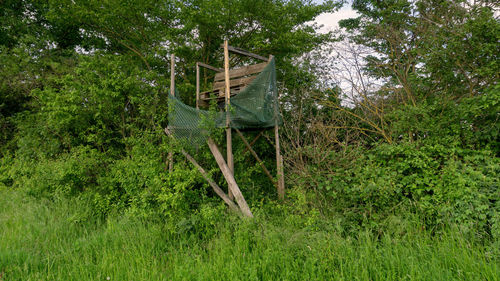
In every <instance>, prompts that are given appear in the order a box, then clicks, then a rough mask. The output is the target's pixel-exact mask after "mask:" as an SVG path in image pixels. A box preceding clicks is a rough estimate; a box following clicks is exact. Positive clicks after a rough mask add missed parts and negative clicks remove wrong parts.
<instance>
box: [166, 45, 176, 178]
mask: <svg viewBox="0 0 500 281" xmlns="http://www.w3.org/2000/svg"><path fill="white" fill-rule="evenodd" d="M170 94H171V95H172V96H175V55H174V54H172V55H170ZM173 169H174V154H173V153H172V152H169V153H168V170H169V171H170V172H172V170H173Z"/></svg>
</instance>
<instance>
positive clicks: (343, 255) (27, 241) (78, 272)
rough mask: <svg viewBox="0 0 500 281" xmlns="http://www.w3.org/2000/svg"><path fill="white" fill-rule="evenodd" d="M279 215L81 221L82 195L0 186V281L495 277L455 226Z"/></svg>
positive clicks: (487, 260)
mask: <svg viewBox="0 0 500 281" xmlns="http://www.w3.org/2000/svg"><path fill="white" fill-rule="evenodd" d="M266 208H267V209H266ZM264 209H266V210H264ZM285 209H286V208H284V207H280V206H279V205H274V206H263V207H262V209H256V210H254V213H255V215H256V218H255V219H253V220H241V219H240V218H238V217H236V216H233V215H231V214H228V213H226V211H225V207H223V206H207V207H201V208H200V209H199V211H198V212H196V213H194V214H192V215H191V216H186V218H185V219H184V220H177V221H176V223H172V222H171V221H168V220H165V221H159V220H157V221H151V220H144V219H139V218H137V216H133V215H128V214H127V213H125V214H121V215H117V214H111V215H110V216H108V217H107V218H106V219H96V218H92V216H88V218H83V219H82V216H81V214H83V213H89V212H92V209H91V207H89V204H88V202H85V201H83V200H82V199H77V198H71V199H52V200H50V201H49V200H48V199H34V198H32V197H30V196H28V195H26V194H25V193H24V192H22V191H21V190H13V189H7V188H2V189H0V237H1V239H0V280H500V259H499V258H498V256H496V255H495V252H494V251H492V250H491V247H490V245H486V243H479V242H474V241H475V240H474V239H469V237H468V236H467V234H464V233H462V232H461V231H460V230H459V228H457V227H453V226H450V227H449V228H447V229H444V230H443V231H441V232H440V233H439V235H431V233H430V232H429V231H427V230H425V229H424V228H423V227H422V225H421V224H420V223H419V220H418V219H417V218H414V219H407V220H405V223H404V224H397V223H395V224H394V226H393V227H392V229H391V231H389V230H388V231H384V232H382V233H378V234H377V232H376V231H373V229H365V230H363V231H360V232H359V233H356V234H346V233H345V232H343V231H342V229H341V227H340V226H339V225H338V224H337V223H336V221H337V220H336V219H335V218H330V219H321V220H320V219H316V220H314V219H313V220H312V221H311V218H314V214H308V215H307V216H299V215H294V214H288V213H287V212H286V211H283V210H285ZM265 214H266V215H265Z"/></svg>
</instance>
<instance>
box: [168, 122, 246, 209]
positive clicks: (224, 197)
mask: <svg viewBox="0 0 500 281" xmlns="http://www.w3.org/2000/svg"><path fill="white" fill-rule="evenodd" d="M165 134H167V136H169V137H172V135H171V133H170V131H169V130H168V129H167V128H165ZM181 153H182V154H183V155H184V156H185V157H186V158H187V160H189V162H191V164H193V166H195V167H196V169H198V171H199V172H200V173H201V175H202V176H203V178H204V179H205V180H206V181H207V182H208V184H209V185H210V186H211V187H212V189H213V190H214V192H215V193H216V194H217V195H219V197H220V198H222V200H224V202H225V203H226V204H227V205H228V207H229V209H231V210H233V211H235V212H238V213H240V209H239V208H238V206H236V204H234V202H233V200H231V199H229V197H228V196H227V195H226V194H225V193H224V191H223V190H222V188H220V187H219V186H218V185H217V184H216V183H215V182H214V181H213V180H212V178H210V176H209V175H208V173H207V172H206V171H205V169H203V167H201V165H200V164H198V162H196V160H195V159H194V158H193V157H192V156H191V155H189V154H188V153H187V152H186V151H185V150H184V149H181Z"/></svg>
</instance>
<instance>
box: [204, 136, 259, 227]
mask: <svg viewBox="0 0 500 281" xmlns="http://www.w3.org/2000/svg"><path fill="white" fill-rule="evenodd" d="M207 143H208V147H209V148H210V151H211V152H212V154H213V155H214V158H215V161H217V165H219V168H220V170H221V171H222V174H223V175H224V178H226V181H227V185H228V187H229V190H231V193H232V194H233V196H234V198H235V199H236V203H238V206H239V207H240V209H241V212H242V213H243V214H244V215H245V216H247V217H251V218H253V215H252V212H251V211H250V207H248V204H247V202H246V201H245V198H244V197H243V194H241V191H240V188H239V187H238V184H237V183H236V180H235V179H234V176H233V173H232V172H231V170H229V167H228V166H227V164H226V162H225V161H224V157H223V156H222V154H221V153H220V151H219V149H218V148H217V145H216V144H215V142H214V140H212V139H211V138H208V141H207Z"/></svg>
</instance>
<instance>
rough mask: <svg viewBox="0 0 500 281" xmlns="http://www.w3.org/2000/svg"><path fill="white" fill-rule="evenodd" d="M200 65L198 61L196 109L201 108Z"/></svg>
mask: <svg viewBox="0 0 500 281" xmlns="http://www.w3.org/2000/svg"><path fill="white" fill-rule="evenodd" d="M199 100H200V66H199V65H198V63H196V109H198V108H200V102H199Z"/></svg>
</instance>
